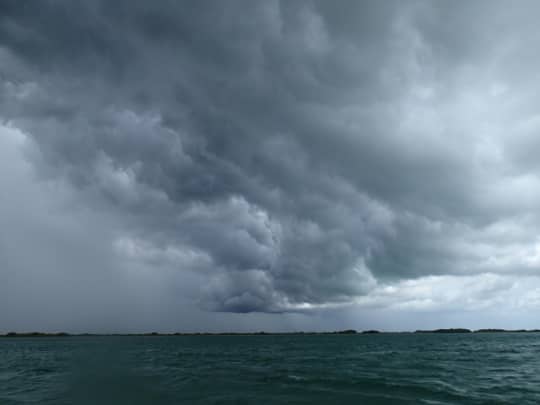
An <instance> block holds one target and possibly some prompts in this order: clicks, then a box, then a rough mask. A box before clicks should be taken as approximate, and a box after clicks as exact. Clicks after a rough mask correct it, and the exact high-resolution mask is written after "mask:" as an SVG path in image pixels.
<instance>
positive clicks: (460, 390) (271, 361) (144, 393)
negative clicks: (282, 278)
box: [0, 333, 540, 405]
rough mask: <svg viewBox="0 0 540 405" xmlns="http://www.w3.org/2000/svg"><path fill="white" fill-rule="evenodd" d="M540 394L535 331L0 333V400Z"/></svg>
mask: <svg viewBox="0 0 540 405" xmlns="http://www.w3.org/2000/svg"><path fill="white" fill-rule="evenodd" d="M344 403H355V404H540V333H536V334H535V333H492V334H491V333H490V334H379V335H314V336H309V335H308V336H301V335H300V336H291V335H289V336H286V335H284V336H275V335H271V336H170V337H167V336H165V337H162V336H132V337H62V338H51V337H48V338H0V404H2V405H11V404H13V405H15V404H115V405H118V404H134V405H136V404H344Z"/></svg>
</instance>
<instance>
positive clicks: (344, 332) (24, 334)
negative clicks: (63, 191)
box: [0, 328, 540, 338]
mask: <svg viewBox="0 0 540 405" xmlns="http://www.w3.org/2000/svg"><path fill="white" fill-rule="evenodd" d="M454 333H476V334H478V333H540V329H476V330H471V329H466V328H447V329H429V330H415V331H395V332H389V331H379V330H374V329H371V330H363V331H356V330H354V329H347V330H340V331H327V332H264V331H260V332H173V333H159V332H147V333H67V332H56V333H48V332H8V333H6V334H0V338H24V337H85V336H86V337H99V336H282V335H286V336H306V335H310V336H311V335H366V334H382V335H384V334H386V335H388V334H454Z"/></svg>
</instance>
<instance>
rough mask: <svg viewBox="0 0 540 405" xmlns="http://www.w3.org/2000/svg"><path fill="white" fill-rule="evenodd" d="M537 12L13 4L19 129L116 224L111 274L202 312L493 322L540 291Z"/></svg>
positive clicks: (3, 20) (7, 56)
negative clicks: (145, 282)
mask: <svg viewBox="0 0 540 405" xmlns="http://www.w3.org/2000/svg"><path fill="white" fill-rule="evenodd" d="M533 9H538V6H537V5H536V4H535V3H532V2H530V3H529V2H520V3H519V7H513V8H512V10H510V9H509V6H508V5H507V4H505V3H503V2H487V1H474V2H469V3H463V4H451V5H450V4H438V3H437V4H435V3H432V2H424V1H414V2H407V3H404V2H385V3H384V4H381V3H380V2H361V3H359V2H340V3H339V4H334V3H330V2H324V1H321V2H319V1H296V2H279V1H264V2H263V1H260V2H259V1H234V2H227V3H218V2H206V1H203V2H200V1H197V2H182V3H176V2H160V3H159V4H157V3H153V2H142V1H129V2H128V1H117V2H114V4H112V3H110V2H104V1H89V2H85V3H84V4H83V3H81V2H68V1H43V2H39V3H35V2H30V1H5V2H3V5H2V6H1V10H0V15H1V17H0V111H1V113H0V114H1V117H2V119H3V120H4V123H5V126H6V128H7V127H9V128H11V129H10V130H11V131H19V132H20V133H21V134H24V137H25V139H26V142H27V143H28V147H27V148H26V152H25V153H26V155H25V156H26V159H27V161H28V162H29V164H30V165H31V167H32V168H33V170H35V172H36V174H37V175H38V176H39V178H40V179H41V180H40V181H41V182H44V183H47V182H61V183H62V184H64V187H65V188H66V190H69V193H70V195H71V196H72V197H71V198H72V199H73V204H74V205H76V206H77V207H79V209H84V210H88V211H89V212H91V213H93V214H92V215H98V214H99V215H103V216H107V217H108V218H111V221H113V222H114V224H115V225H114V232H113V233H112V234H111V236H110V237H108V238H106V239H102V238H100V237H99V236H98V235H92V233H91V232H89V234H88V235H87V238H88V244H89V245H90V244H92V243H93V242H92V241H93V240H94V239H96V240H99V243H98V244H97V246H100V245H103V246H106V249H107V251H108V252H109V251H110V252H112V253H110V254H111V255H113V256H114V257H115V259H114V261H113V262H112V263H109V264H108V267H107V268H123V267H126V268H127V267H130V266H131V267H133V268H136V267H137V266H142V267H144V268H145V269H146V270H145V271H148V272H149V273H150V275H148V277H149V278H152V277H155V280H167V281H170V280H171V279H174V280H176V281H175V283H176V284H175V283H173V284H174V285H175V286H176V287H174V288H176V289H177V290H176V294H177V295H178V296H182V297H184V298H185V299H186V300H188V298H189V300H191V302H196V303H197V305H198V307H199V308H202V309H203V310H210V311H218V312H220V311H224V312H242V313H244V312H253V311H255V312H271V313H283V312H298V311H300V312H303V311H309V310H310V309H319V310H325V309H327V308H337V307H340V306H343V305H350V304H355V305H364V303H366V302H377V303H380V304H381V305H382V303H384V302H387V301H385V300H384V299H383V298H381V297H387V296H388V291H390V290H387V289H388V288H397V289H400V291H401V290H403V291H413V292H414V291H417V290H416V289H412V290H411V288H410V287H411V285H412V284H411V283H413V284H414V283H417V282H418V283H420V282H424V281H422V280H429V283H427V282H426V283H427V284H425V285H427V286H429V287H426V288H428V289H429V291H432V292H433V291H439V290H438V289H439V288H442V287H441V286H446V287H444V288H448V289H450V290H453V289H459V288H461V287H460V286H461V284H460V283H465V282H466V280H469V281H467V283H472V284H474V285H476V286H477V287H478V288H476V287H475V288H471V289H470V291H472V292H473V293H474V292H475V291H476V292H477V294H476V295H477V298H474V297H473V298H471V300H473V301H474V300H482V297H483V295H482V294H484V293H485V291H484V289H483V288H482V287H481V286H482V285H484V284H485V283H487V284H489V283H495V284H497V288H504V286H507V287H508V289H512V288H514V287H512V286H515V285H523V283H522V281H520V280H526V279H527V278H528V277H529V278H530V277H536V276H537V275H538V271H539V265H540V254H539V248H538V246H540V245H539V239H538V236H537V231H536V230H537V229H538V225H540V221H539V218H538V214H537V207H538V206H539V203H540V183H539V180H538V174H539V172H538V169H539V167H538V164H537V162H536V154H537V153H536V152H537V151H538V150H539V147H540V143H539V142H538V140H537V136H536V135H535V134H536V132H537V129H538V128H540V120H539V118H538V112H537V111H536V107H535V106H536V105H537V97H538V96H537V94H540V93H539V92H538V91H537V90H538V88H537V87H538V86H539V82H538V78H537V73H536V71H537V69H536V65H537V63H536V62H537V61H536V56H535V55H534V53H533V52H532V51H531V49H534V48H535V45H536V43H537V42H538V41H539V40H540V36H539V35H538V33H539V31H538V28H537V24H536V21H535V20H534V15H535V13H534V12H532V10H533ZM13 164H17V163H13ZM13 187H14V189H16V188H17V187H16V186H13ZM0 204H1V203H0ZM88 215H90V214H88ZM60 222H61V220H60ZM10 226H13V227H15V226H16V225H15V224H11V225H10ZM107 229H109V228H107ZM0 248H1V246H0ZM28 248H29V249H30V250H31V249H32V247H31V246H29V247H28ZM103 249H105V247H103ZM0 252H1V250H0ZM88 256H92V257H88ZM96 257H107V256H106V255H103V254H95V255H91V254H90V252H89V251H86V252H85V251H81V252H79V253H76V252H73V257H72V258H70V259H69V260H72V263H76V262H78V261H81V262H85V263H86V264H85V266H86V265H88V266H89V267H92V266H101V264H100V261H101V258H99V259H97V258H96ZM94 260H96V262H95V263H93V261H94ZM70 263H71V262H70ZM36 265H37V264H36ZM36 265H31V264H29V265H28V266H29V267H35V266H36ZM65 265H66V266H68V264H65ZM164 268H166V269H167V270H166V272H167V274H169V275H167V276H164V275H163V274H164V271H163V269H164ZM88 271H89V270H88ZM111 271H113V270H111ZM8 273H9V271H7V272H5V273H4V274H2V276H3V277H5V278H6V279H9V277H10V276H9V275H8ZM9 274H10V273H9ZM81 274H84V271H81ZM104 274H107V273H106V272H105V273H104ZM171 274H172V275H171ZM51 277H52V276H51ZM126 277H128V279H129V277H130V276H126ZM171 277H172V278H171ZM419 280H420V281H419ZM455 280H458V281H455ZM493 280H497V281H496V282H495V281H493ZM184 281H185V284H186V285H189V287H185V286H184V287H181V285H182V284H183V283H184ZM516 283H517V284H516ZM120 284H121V283H120ZM59 288H61V286H60V287H59ZM62 288H63V287H62ZM96 288H97V287H96ZM118 290H121V288H120V287H118ZM385 291H386V292H385ZM118 293H119V294H121V293H120V292H118ZM403 294H404V295H400V294H398V293H395V294H394V293H393V295H392V297H398V298H399V299H398V301H403V302H404V303H405V302H414V301H411V300H410V297H409V296H408V295H407V294H409V293H408V292H404V293H403ZM414 294H416V292H415V293H414ZM418 294H419V295H422V294H423V293H422V294H420V293H418ZM531 294H533V295H534V292H531ZM427 296H429V297H431V295H430V293H427ZM439 296H441V294H439ZM442 296H445V295H444V294H442ZM421 299H424V298H422V297H418V300H421ZM426 299H427V298H426ZM429 299H436V297H432V298H429ZM390 301H391V302H390ZM390 301H388V305H390V306H395V305H398V304H396V303H395V302H394V301H392V300H390ZM450 301H451V302H452V303H454V301H452V300H451V299H450V298H449V299H446V298H445V299H444V300H442V301H441V302H442V304H441V305H443V304H444V303H445V302H446V303H449V302H450ZM403 305H404V306H406V305H405V304H403ZM435 307H437V306H435ZM480 307H481V306H480ZM480 307H479V308H480ZM392 308H393V307H392ZM437 308H438V307H437Z"/></svg>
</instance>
